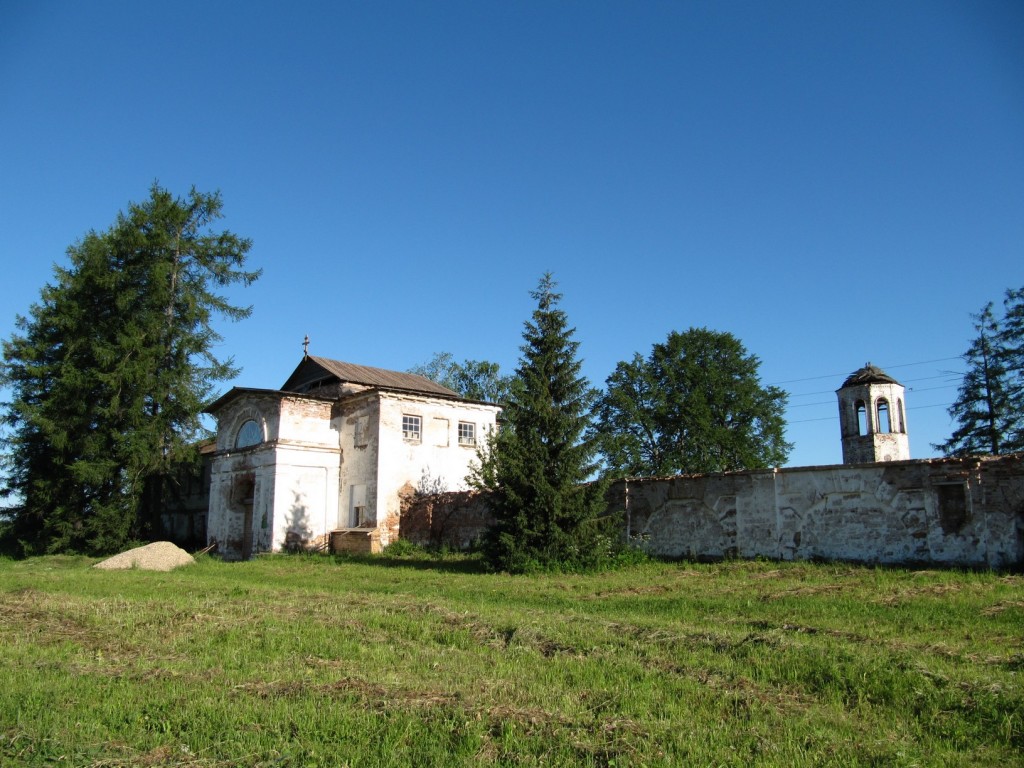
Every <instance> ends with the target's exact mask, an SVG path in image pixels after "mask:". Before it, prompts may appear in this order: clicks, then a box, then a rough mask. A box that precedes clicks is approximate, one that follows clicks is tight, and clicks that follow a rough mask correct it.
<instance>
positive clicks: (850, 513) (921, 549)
mask: <svg viewBox="0 0 1024 768" xmlns="http://www.w3.org/2000/svg"><path fill="white" fill-rule="evenodd" d="M609 512H610V513H612V514H620V515H622V517H623V522H624V528H625V533H626V535H627V536H628V537H629V538H630V539H631V540H632V541H634V542H636V543H637V544H638V545H640V546H642V547H643V548H644V549H646V550H647V551H649V552H650V553H651V554H654V555H660V556H666V557H690V558H698V559H702V558H707V559H716V558H724V557H744V558H752V557H769V558H778V559H783V560H810V559H826V560H846V561H856V562H869V563H888V564H934V565H951V566H986V567H992V568H1008V567H1019V566H1021V565H1024V455H1014V456H1002V457H992V458H969V459H931V460H916V461H900V462H884V463H873V464H855V465H836V466H823V467H800V468H793V469H768V470H754V471H746V472H729V473H722V474H711V475H693V476H678V477H668V478H639V479H631V480H628V481H618V482H617V483H615V484H613V486H612V487H611V489H610V491H609ZM488 520H489V516H488V513H487V507H486V505H485V504H484V503H483V500H482V499H481V497H480V496H479V495H478V494H469V493H450V494H443V495H441V496H439V497H418V498H415V499H410V501H409V503H408V505H407V508H406V509H404V510H403V513H402V518H401V536H402V538H408V539H410V540H412V541H414V542H416V543H420V544H427V545H433V546H439V545H448V546H453V547H465V546H468V545H469V544H471V543H472V542H474V541H475V540H477V539H479V538H480V536H482V534H483V532H484V531H485V530H486V528H487V524H488Z"/></svg>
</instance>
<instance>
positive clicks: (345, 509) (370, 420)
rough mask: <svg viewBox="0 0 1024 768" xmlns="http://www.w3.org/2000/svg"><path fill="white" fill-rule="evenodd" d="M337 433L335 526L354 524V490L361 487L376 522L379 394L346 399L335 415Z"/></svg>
mask: <svg viewBox="0 0 1024 768" xmlns="http://www.w3.org/2000/svg"><path fill="white" fill-rule="evenodd" d="M334 419H335V422H336V425H337V429H338V431H339V433H340V440H341V455H340V457H339V463H340V470H339V471H340V475H339V485H338V489H337V496H338V514H337V518H336V520H335V523H334V525H335V528H352V527H356V523H357V521H356V520H354V519H353V509H352V507H353V499H354V497H353V489H354V488H356V489H359V488H361V489H362V491H361V492H362V493H363V494H364V495H363V497H362V499H361V500H363V501H365V507H366V512H367V515H368V519H369V520H371V521H373V522H376V517H375V510H376V508H377V465H378V463H379V455H380V439H379V430H380V395H379V394H378V393H377V392H372V393H370V394H368V395H367V396H365V397H357V398H352V399H350V400H346V401H345V402H344V403H343V404H342V406H341V407H340V409H339V411H338V413H337V414H336V415H335V417H334Z"/></svg>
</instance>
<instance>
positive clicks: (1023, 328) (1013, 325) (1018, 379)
mask: <svg viewBox="0 0 1024 768" xmlns="http://www.w3.org/2000/svg"><path fill="white" fill-rule="evenodd" d="M1003 308H1004V310H1005V311H1004V314H1003V323H1002V327H1001V328H1000V332H999V347H1000V350H1001V353H1002V362H1003V367H1004V368H1005V369H1006V382H1007V385H1006V387H1007V404H1008V413H1010V414H1012V418H1011V419H1010V420H1009V424H1008V425H1007V432H1006V435H1005V437H1004V440H1003V450H1004V452H1007V453H1010V452H1019V451H1024V288H1018V289H1016V290H1014V289H1008V290H1007V291H1006V297H1005V298H1004V300H1003Z"/></svg>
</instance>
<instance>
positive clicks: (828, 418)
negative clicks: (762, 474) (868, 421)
mask: <svg viewBox="0 0 1024 768" xmlns="http://www.w3.org/2000/svg"><path fill="white" fill-rule="evenodd" d="M951 405H952V403H934V404H933V405H914V406H909V407H908V408H907V411H922V410H924V409H925V408H949V406H951ZM838 420H839V416H838V415H834V416H821V417H819V418H816V419H795V420H791V421H787V422H786V424H806V423H807V422H809V421H838Z"/></svg>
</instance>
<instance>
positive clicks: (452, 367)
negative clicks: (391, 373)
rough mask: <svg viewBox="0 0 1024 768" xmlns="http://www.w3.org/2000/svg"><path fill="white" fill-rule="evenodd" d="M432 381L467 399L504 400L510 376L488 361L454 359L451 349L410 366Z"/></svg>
mask: <svg viewBox="0 0 1024 768" xmlns="http://www.w3.org/2000/svg"><path fill="white" fill-rule="evenodd" d="M409 373H418V374H419V375H420V376H426V377H427V378H428V379H430V380H431V381H436V382H437V383H438V384H440V385H442V386H445V387H448V389H451V390H454V391H456V392H458V393H459V394H460V395H462V396H463V397H465V398H467V399H469V400H482V401H485V402H488V403H498V404H499V405H500V404H502V403H504V402H505V398H506V397H507V396H508V391H509V386H510V383H511V381H512V377H511V376H503V375H502V374H501V368H500V366H499V365H498V364H497V363H492V362H490V361H488V360H465V361H463V362H461V363H458V362H456V361H455V356H454V355H452V353H451V352H438V353H436V354H435V355H434V356H433V357H432V358H430V360H429V361H427V362H426V363H423V364H422V365H417V366H415V367H413V368H410V369H409Z"/></svg>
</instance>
